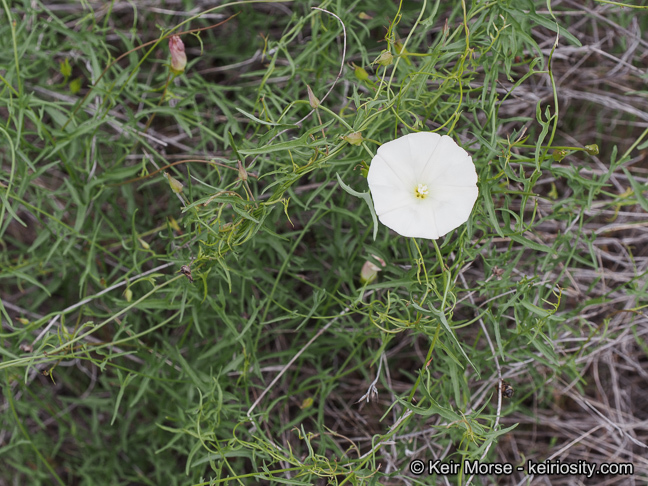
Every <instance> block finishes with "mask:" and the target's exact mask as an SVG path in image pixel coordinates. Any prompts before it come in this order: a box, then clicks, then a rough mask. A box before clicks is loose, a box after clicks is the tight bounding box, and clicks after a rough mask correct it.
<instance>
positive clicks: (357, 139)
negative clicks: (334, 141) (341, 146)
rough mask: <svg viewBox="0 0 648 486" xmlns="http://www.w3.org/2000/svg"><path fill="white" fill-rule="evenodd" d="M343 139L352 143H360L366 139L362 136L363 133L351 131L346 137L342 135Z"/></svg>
mask: <svg viewBox="0 0 648 486" xmlns="http://www.w3.org/2000/svg"><path fill="white" fill-rule="evenodd" d="M342 140H345V141H346V142H348V143H350V144H351V145H360V144H361V143H362V141H363V140H364V139H363V138H362V133H360V132H353V133H350V134H349V135H345V136H344V137H342Z"/></svg>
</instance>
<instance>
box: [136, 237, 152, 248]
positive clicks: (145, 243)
mask: <svg viewBox="0 0 648 486" xmlns="http://www.w3.org/2000/svg"><path fill="white" fill-rule="evenodd" d="M137 241H139V244H140V245H142V248H144V249H145V250H148V249H149V248H151V246H150V245H149V244H148V243H147V242H146V241H144V240H143V239H142V238H139V237H138V238H137Z"/></svg>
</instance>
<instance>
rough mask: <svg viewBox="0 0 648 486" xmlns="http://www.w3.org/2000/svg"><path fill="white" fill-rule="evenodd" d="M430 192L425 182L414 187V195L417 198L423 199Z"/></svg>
mask: <svg viewBox="0 0 648 486" xmlns="http://www.w3.org/2000/svg"><path fill="white" fill-rule="evenodd" d="M429 194H430V190H429V189H428V186H427V185H426V184H419V185H418V186H417V187H416V189H414V195H415V196H416V198H417V199H425V198H426V197H428V195H429Z"/></svg>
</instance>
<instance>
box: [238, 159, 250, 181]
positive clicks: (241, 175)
mask: <svg viewBox="0 0 648 486" xmlns="http://www.w3.org/2000/svg"><path fill="white" fill-rule="evenodd" d="M237 162H238V174H239V179H241V180H242V181H243V182H245V181H247V180H248V173H247V170H245V167H244V166H243V164H241V161H240V160H239V161H237Z"/></svg>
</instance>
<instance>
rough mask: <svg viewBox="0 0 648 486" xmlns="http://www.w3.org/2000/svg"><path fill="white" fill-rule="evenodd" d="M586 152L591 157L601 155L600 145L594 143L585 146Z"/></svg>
mask: <svg viewBox="0 0 648 486" xmlns="http://www.w3.org/2000/svg"><path fill="white" fill-rule="evenodd" d="M585 152H587V153H588V154H590V155H598V153H599V148H598V145H596V144H595V143H593V144H592V145H585Z"/></svg>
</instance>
